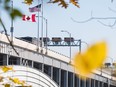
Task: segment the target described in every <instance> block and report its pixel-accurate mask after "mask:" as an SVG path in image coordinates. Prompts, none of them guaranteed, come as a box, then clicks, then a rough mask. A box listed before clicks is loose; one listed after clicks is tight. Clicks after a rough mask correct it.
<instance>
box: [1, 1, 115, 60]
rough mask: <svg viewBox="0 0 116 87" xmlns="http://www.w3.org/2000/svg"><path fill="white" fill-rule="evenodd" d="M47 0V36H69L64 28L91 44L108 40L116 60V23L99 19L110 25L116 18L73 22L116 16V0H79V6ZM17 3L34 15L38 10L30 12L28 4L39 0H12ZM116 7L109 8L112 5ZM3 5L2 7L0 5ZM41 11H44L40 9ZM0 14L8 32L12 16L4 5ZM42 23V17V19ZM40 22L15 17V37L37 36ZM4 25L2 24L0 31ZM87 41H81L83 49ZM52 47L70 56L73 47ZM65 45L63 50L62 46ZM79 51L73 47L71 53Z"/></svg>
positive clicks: (45, 6)
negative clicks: (52, 2)
mask: <svg viewBox="0 0 116 87" xmlns="http://www.w3.org/2000/svg"><path fill="white" fill-rule="evenodd" d="M47 1H48V0H44V6H43V16H44V18H46V19H47V20H48V37H49V38H50V39H51V38H52V37H61V38H64V37H68V36H69V35H68V34H67V33H63V32H61V30H66V31H68V32H70V33H71V36H72V37H74V39H75V40H78V39H81V40H82V41H84V42H86V43H87V44H88V45H91V44H93V43H95V42H99V41H102V40H105V41H106V43H107V45H108V55H107V56H108V57H110V58H109V59H108V60H109V61H112V59H113V61H115V60H116V40H115V36H116V25H115V26H113V27H108V26H104V25H103V24H101V23H99V22H98V21H100V22H102V23H104V24H106V25H109V24H113V23H114V21H115V19H107V20H100V19H93V20H91V21H88V22H85V23H77V22H74V21H73V20H72V19H71V18H73V19H74V20H76V21H85V20H87V19H89V18H91V17H92V16H93V17H100V18H104V17H116V12H114V11H116V1H115V0H114V1H113V2H111V0H79V5H80V8H77V7H76V6H74V5H72V4H69V6H68V8H67V9H64V8H62V7H61V6H58V4H48V3H47ZM66 1H67V2H69V1H68V0H66ZM13 2H14V7H15V8H18V9H19V10H20V11H21V12H22V13H23V14H25V15H31V14H36V15H38V13H37V12H35V13H30V12H29V10H28V8H29V7H33V6H36V5H37V4H38V3H37V1H36V0H34V2H33V4H32V5H30V6H29V5H26V4H23V3H22V2H23V0H13ZM109 8H110V9H112V10H114V11H112V10H110V9H109ZM0 9H1V8H0ZM40 15H41V12H40ZM1 18H2V19H3V22H4V24H5V26H6V28H7V31H8V33H9V34H10V26H11V20H10V18H9V16H8V14H7V13H6V12H4V11H3V10H2V9H1ZM39 24H40V25H41V24H42V23H41V20H40V21H39ZM43 25H44V30H43V36H45V34H46V30H45V21H43ZM37 26H38V22H35V23H32V22H25V21H22V18H17V19H16V20H15V21H14V36H15V37H24V36H31V37H37V30H38V29H37ZM1 30H3V28H2V27H1V26H0V31H1ZM39 31H40V33H39V35H40V36H41V26H40V28H39ZM87 44H85V43H82V51H83V50H85V49H87ZM48 48H49V49H52V50H55V51H57V52H59V53H62V54H64V55H66V56H69V52H70V49H69V47H48ZM62 49H63V50H62ZM77 52H78V47H71V56H72V57H73V56H74V54H75V53H77Z"/></svg>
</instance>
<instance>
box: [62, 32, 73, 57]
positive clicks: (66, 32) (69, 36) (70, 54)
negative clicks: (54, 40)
mask: <svg viewBox="0 0 116 87" xmlns="http://www.w3.org/2000/svg"><path fill="white" fill-rule="evenodd" d="M61 32H66V33H68V34H69V37H70V59H71V33H70V32H68V31H66V30H61Z"/></svg>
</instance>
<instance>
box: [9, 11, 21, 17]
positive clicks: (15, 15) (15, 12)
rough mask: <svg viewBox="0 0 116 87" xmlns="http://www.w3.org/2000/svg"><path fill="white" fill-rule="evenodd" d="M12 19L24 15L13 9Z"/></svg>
mask: <svg viewBox="0 0 116 87" xmlns="http://www.w3.org/2000/svg"><path fill="white" fill-rule="evenodd" d="M10 17H11V18H12V19H15V18H16V17H22V13H21V12H20V11H19V10H17V9H13V11H12V12H11V13H10Z"/></svg>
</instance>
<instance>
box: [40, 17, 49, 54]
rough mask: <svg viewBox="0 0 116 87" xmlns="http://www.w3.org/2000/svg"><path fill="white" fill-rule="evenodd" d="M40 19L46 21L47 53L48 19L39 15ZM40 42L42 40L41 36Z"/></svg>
mask: <svg viewBox="0 0 116 87" xmlns="http://www.w3.org/2000/svg"><path fill="white" fill-rule="evenodd" d="M40 17H41V18H42V19H44V20H45V22H46V54H47V37H48V29H47V28H48V20H47V19H46V18H45V17H42V16H40ZM42 42H43V37H42Z"/></svg>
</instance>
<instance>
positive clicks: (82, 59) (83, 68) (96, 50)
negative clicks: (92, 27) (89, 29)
mask: <svg viewBox="0 0 116 87" xmlns="http://www.w3.org/2000/svg"><path fill="white" fill-rule="evenodd" d="M106 55H107V46H106V43H105V42H99V43H95V44H93V45H92V46H91V47H90V48H88V49H87V51H86V52H84V53H81V54H79V53H77V54H76V55H75V56H74V59H73V66H74V68H75V69H76V70H77V71H78V72H79V74H81V75H82V76H87V75H89V74H90V73H91V72H92V71H93V70H95V69H97V68H99V67H101V66H102V64H103V62H104V60H105V59H106Z"/></svg>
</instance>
